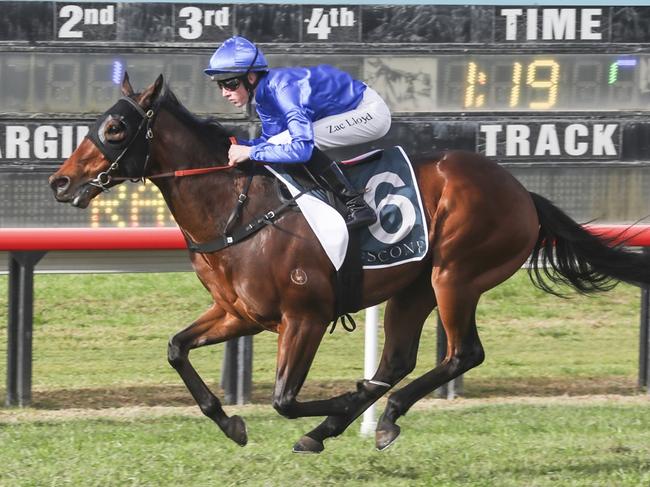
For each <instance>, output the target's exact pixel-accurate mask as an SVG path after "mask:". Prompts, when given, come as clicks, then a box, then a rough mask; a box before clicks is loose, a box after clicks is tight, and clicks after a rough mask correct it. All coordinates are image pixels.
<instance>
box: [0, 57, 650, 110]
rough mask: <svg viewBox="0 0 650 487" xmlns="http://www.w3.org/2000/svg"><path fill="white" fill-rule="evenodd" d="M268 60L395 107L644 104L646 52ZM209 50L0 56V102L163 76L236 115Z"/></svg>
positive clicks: (85, 98) (18, 106) (649, 75)
mask: <svg viewBox="0 0 650 487" xmlns="http://www.w3.org/2000/svg"><path fill="white" fill-rule="evenodd" d="M268 58H269V62H270V63H271V65H278V66H282V65H284V66H286V65H313V64H320V63H327V64H332V65H335V66H338V67H339V68H341V69H344V70H346V71H348V72H350V73H351V75H352V76H354V77H356V78H358V79H361V80H362V81H365V82H366V83H368V85H370V86H371V87H373V88H374V89H375V90H377V91H378V92H379V93H380V94H381V95H382V96H383V97H384V99H385V100H386V101H387V103H388V104H389V106H390V107H391V110H392V111H393V113H409V112H420V113H422V112H431V113H439V112H484V111H509V112H520V111H524V112H552V111H620V110H645V109H647V107H648V103H649V102H650V69H648V66H650V56H649V55H634V56H631V55H623V54H621V55H613V54H577V53H576V54H557V55H534V54H513V55H482V54H474V55H467V56H464V55H436V56H417V57H414V56H398V55H393V56H383V57H376V56H360V55H340V56H318V57H314V56H305V55H285V56H278V55H274V54H270V55H269V56H268ZM207 59H208V55H207V54H206V55H200V54H196V53H192V54H187V53H183V54H176V55H171V54H160V53H142V52H136V53H129V54H124V55H115V54H90V53H68V54H59V53H49V54H45V53H33V52H0V86H2V90H1V92H0V106H2V110H3V111H4V112H5V113H15V114H34V113H52V114H57V113H58V114H61V113H67V114H88V113H101V112H102V111H104V110H105V109H106V107H108V106H110V105H111V104H112V103H113V102H114V101H115V99H116V98H118V97H119V96H120V94H119V85H120V83H121V79H122V76H123V74H124V72H125V71H128V72H129V75H130V77H131V80H132V83H133V84H134V86H138V87H144V86H146V85H148V84H149V83H151V82H152V81H153V80H154V79H155V77H156V76H157V75H158V74H159V73H163V75H164V76H165V78H166V80H167V81H168V82H169V83H170V85H171V87H172V89H173V90H174V92H175V93H176V94H177V96H178V97H179V99H180V100H181V102H182V103H183V104H184V105H185V106H187V108H188V109H190V110H191V111H193V112H195V113H198V114H215V115H218V116H219V117H220V118H222V119H223V118H225V119H237V118H242V117H243V116H244V114H243V112H242V111H241V110H240V109H236V108H235V107H233V106H232V105H230V104H228V103H227V102H226V101H225V100H224V99H223V98H222V97H221V96H220V93H219V90H218V89H217V87H216V86H215V84H214V83H211V82H210V81H209V80H208V79H207V78H206V77H205V76H204V74H203V68H204V65H205V63H206V62H207Z"/></svg>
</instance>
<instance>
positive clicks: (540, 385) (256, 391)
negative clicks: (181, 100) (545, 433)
mask: <svg viewBox="0 0 650 487" xmlns="http://www.w3.org/2000/svg"><path fill="white" fill-rule="evenodd" d="M208 385H209V387H210V388H211V389H212V390H213V391H215V393H216V394H217V395H218V396H219V397H220V398H223V397H224V394H223V391H222V390H221V389H220V387H219V386H218V384H215V383H212V384H208ZM354 389H355V384H354V382H352V381H321V382H314V381H311V382H307V383H306V384H305V386H304V387H303V389H302V391H301V393H300V397H301V398H302V399H303V400H311V399H325V398H328V397H333V396H336V395H339V394H342V393H344V392H347V391H351V390H354ZM272 392H273V384H270V383H255V384H254V385H253V391H252V399H251V402H252V403H253V404H265V405H267V404H271V396H272ZM636 393H637V384H636V381H634V380H632V379H629V378H625V377H623V378H618V379H611V378H609V379H598V378H593V379H592V378H570V379H568V378H567V379H557V378H553V379H550V378H527V379H526V380H525V381H522V380H521V379H519V380H507V379H499V380H490V381H481V380H477V379H472V380H471V382H469V383H467V384H465V387H464V391H463V394H462V395H463V397H466V398H493V397H520V396H527V397H528V396H542V397H551V396H567V395H568V396H586V395H606V394H616V395H634V394H636ZM0 394H1V395H3V396H4V391H0ZM194 405H195V403H194V400H193V399H192V397H191V396H190V393H189V392H188V391H187V389H186V388H185V386H184V385H183V384H175V385H172V384H160V385H141V386H135V385H131V386H115V387H107V388H87V389H54V390H38V389H36V390H34V392H33V397H32V407H33V408H35V409H44V410H47V409H49V410H56V409H71V408H76V409H79V408H80V409H107V408H120V407H153V406H170V407H181V406H194Z"/></svg>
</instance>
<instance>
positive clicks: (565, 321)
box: [0, 272, 650, 486]
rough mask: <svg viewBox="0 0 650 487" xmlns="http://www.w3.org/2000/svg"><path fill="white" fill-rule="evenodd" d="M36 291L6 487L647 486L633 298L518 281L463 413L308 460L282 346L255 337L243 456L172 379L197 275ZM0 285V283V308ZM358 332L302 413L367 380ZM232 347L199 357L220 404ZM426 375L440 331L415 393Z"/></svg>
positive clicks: (619, 291)
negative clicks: (283, 376) (565, 292)
mask: <svg viewBox="0 0 650 487" xmlns="http://www.w3.org/2000/svg"><path fill="white" fill-rule="evenodd" d="M35 284H36V288H35V300H36V306H35V325H34V398H33V399H34V400H33V405H34V407H32V408H28V409H24V410H20V409H9V408H4V409H0V460H1V461H2V467H1V468H0V486H5V485H6V486H32V485H33V486H43V485H79V486H87V485H93V486H94V485H97V486H108V485H115V486H126V485H135V486H163V485H164V486H166V485H170V486H171V485H183V486H185V485H188V486H190V485H191V486H194V485H196V486H210V485H219V486H221V485H253V486H257V485H260V486H266V485H268V486H280V485H282V486H285V485H369V486H370V485H390V486H402V485H403V486H411V485H431V486H447V485H448V486H455V485H476V486H511V485H512V486H546V485H548V486H551V485H553V486H573V485H576V486H578V485H580V486H583V485H584V486H594V485H595V486H628V485H629V486H646V485H650V399H649V398H648V396H647V395H646V394H639V393H638V392H637V391H636V381H637V373H638V328H639V290H638V289H636V288H633V287H630V286H619V287H617V288H616V289H615V290H614V291H612V292H610V293H607V294H601V295H599V296H597V297H590V298H586V297H580V296H576V297H573V298H572V299H559V298H556V297H553V296H550V295H546V294H544V293H542V292H539V291H537V290H535V289H534V288H533V287H532V285H531V284H530V283H529V282H528V280H527V277H526V276H525V273H523V272H522V273H519V274H518V275H516V276H515V277H514V278H512V279H511V280H509V281H508V282H506V283H504V284H503V285H501V286H499V287H498V288H497V289H494V290H492V291H490V292H489V293H487V294H486V295H485V296H484V297H483V299H482V300H481V303H480V304H479V313H478V316H477V322H478V325H479V332H480V334H481V339H482V341H483V344H484V346H485V350H486V361H485V363H484V364H483V365H482V366H480V367H479V368H477V369H475V370H473V371H471V372H469V373H468V374H467V375H466V377H465V398H463V399H459V400H454V401H444V400H438V399H426V400H424V401H422V402H421V403H418V405H416V407H415V408H414V409H413V410H412V411H411V412H410V413H409V414H408V415H407V416H406V417H404V418H402V419H401V420H400V421H399V424H400V426H401V427H402V435H401V437H400V438H399V439H398V441H397V442H396V443H395V445H393V446H392V447H391V448H389V449H388V450H387V451H385V452H376V451H375V450H374V440H373V439H372V438H362V437H360V436H359V426H358V423H356V424H353V425H352V426H351V427H350V428H349V429H348V431H347V432H346V433H345V434H344V435H342V436H341V437H340V438H338V439H334V440H329V441H327V442H326V443H325V447H326V449H325V451H324V452H323V453H322V454H320V455H315V456H301V455H294V454H291V446H292V445H293V443H294V442H295V441H296V440H297V439H298V438H299V437H300V436H301V435H302V434H303V433H305V432H306V431H308V430H309V429H311V428H312V427H313V426H314V425H315V424H316V423H317V422H319V418H306V419H300V420H293V421H290V420H286V419H284V418H282V417H280V416H279V415H277V414H276V413H275V412H274V411H273V410H272V408H271V407H270V395H271V387H272V383H273V376H274V366H275V362H274V361H275V348H276V343H275V336H274V335H272V334H270V333H265V334H261V335H258V336H256V337H255V339H254V372H253V383H254V398H253V399H254V404H253V405H251V406H244V407H230V408H229V409H228V410H229V412H230V413H233V414H240V415H241V416H243V417H244V419H245V420H246V421H247V424H248V432H249V444H248V445H247V446H246V447H244V448H240V447H238V446H237V445H235V444H234V443H232V442H230V441H229V440H227V439H226V438H225V437H224V436H223V435H222V434H221V432H220V431H219V430H218V429H217V427H216V426H215V425H213V424H212V423H211V422H210V421H209V420H208V419H207V418H204V417H202V416H201V414H200V412H199V411H198V408H197V407H196V406H194V405H193V401H192V399H191V397H190V396H189V393H187V391H186V390H185V388H184V386H183V385H182V383H181V381H180V378H179V377H178V376H177V375H176V373H175V372H174V371H173V369H171V367H169V365H168V364H167V360H166V345H167V340H168V338H169V336H170V335H172V334H173V333H175V332H176V331H178V330H180V329H181V328H183V327H184V326H186V325H187V324H189V323H190V322H191V321H192V320H193V319H194V318H195V317H197V316H198V315H199V314H200V313H201V312H202V311H203V310H204V309H205V308H206V307H207V306H208V304H209V296H208V295H207V293H206V292H205V291H204V290H203V289H202V287H201V286H200V284H199V283H198V281H197V279H196V278H195V276H194V275H193V274H189V273H179V274H138V275H135V274H125V275H38V276H37V277H36V279H35ZM6 287H7V279H6V276H4V277H0V293H2V295H4V296H6V295H7V289H6ZM0 306H2V308H0V309H1V310H2V313H1V314H0V327H1V329H0V349H2V351H3V352H6V313H7V309H6V302H2V303H1V304H0ZM357 324H358V325H360V326H359V328H358V329H357V331H356V332H354V333H351V334H348V333H346V332H344V331H343V330H342V328H340V327H339V328H337V331H336V332H335V333H334V334H333V335H326V337H325V339H324V340H323V344H322V346H321V349H320V351H319V354H318V355H317V358H316V361H315V363H314V365H313V367H312V371H311V372H310V374H309V376H308V378H307V382H306V384H305V388H304V395H303V397H304V398H325V397H328V396H330V395H333V394H335V393H340V392H343V391H345V390H349V389H352V388H353V387H354V381H356V380H357V379H359V378H360V377H361V376H362V373H363V315H362V314H359V315H357ZM222 349H223V347H222V346H219V345H217V346H212V347H206V348H204V349H199V350H197V351H195V352H193V353H192V355H191V359H192V361H193V363H194V364H195V365H196V367H197V369H198V370H199V373H201V374H202V376H203V377H204V379H205V380H206V382H208V383H209V384H210V385H211V387H213V390H215V391H216V392H217V391H218V379H219V371H220V368H221V357H222ZM434 361H435V315H434V316H432V317H431V318H430V319H429V322H428V323H427V325H426V326H425V330H424V333H423V336H422V341H421V345H420V354H419V360H418V367H417V369H416V370H415V371H414V373H413V374H411V376H410V377H409V378H407V379H406V380H405V381H408V380H411V379H413V378H414V377H416V376H418V375H420V374H422V373H424V372H425V371H427V370H429V369H430V368H432V367H433V365H434ZM0 376H1V377H4V376H6V360H5V359H4V357H3V358H2V359H1V360H0ZM0 387H1V388H2V389H1V390H0V394H2V395H3V397H4V394H5V391H4V381H3V382H2V384H0ZM381 407H382V404H381V403H380V409H381Z"/></svg>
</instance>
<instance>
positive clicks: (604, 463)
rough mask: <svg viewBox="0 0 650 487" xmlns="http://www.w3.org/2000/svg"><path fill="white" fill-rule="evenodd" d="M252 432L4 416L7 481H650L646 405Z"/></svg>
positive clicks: (273, 426)
mask: <svg viewBox="0 0 650 487" xmlns="http://www.w3.org/2000/svg"><path fill="white" fill-rule="evenodd" d="M246 419H247V420H248V425H249V436H250V442H249V444H248V445H247V446H246V447H244V448H241V447H239V446H236V445H235V444H234V443H232V442H230V441H228V440H226V439H225V438H224V437H223V436H222V435H221V433H220V432H219V431H218V430H217V429H216V427H215V426H214V425H212V424H211V423H210V422H209V421H208V420H207V419H204V418H188V417H180V416H172V417H166V418H158V419H137V420H77V421H63V422H50V423H33V422H29V423H22V424H9V425H3V426H0V458H2V463H3V465H2V469H0V485H6V486H9V485H17V486H21V487H27V486H34V487H36V486H38V487H40V486H44V485H48V486H59V485H75V486H102V487H105V486H120V487H123V486H172V485H174V486H176V485H182V486H186V487H189V486H211V485H218V486H229V485H245V486H287V485H302V486H325V485H331V486H340V485H346V486H356V485H367V486H378V485H382V486H383V485H386V486H404V487H406V486H409V487H410V486H438V487H440V486H466V485H467V486H469V485H471V486H499V487H506V486H549V487H551V486H553V487H556V486H563V487H564V486H585V487H586V486H603V487H605V486H617V487H624V486H645V485H650V414H648V407H647V406H645V407H642V406H631V405H616V404H601V405H591V406H575V405H574V406H562V405H556V406H553V405H549V406H532V405H489V406H479V407H469V408H459V409H452V410H442V411H426V412H425V411H415V412H412V413H410V414H409V415H408V416H406V417H405V418H403V419H402V420H401V421H400V424H401V426H402V428H403V432H402V436H401V437H400V438H399V439H398V441H397V442H396V443H395V444H394V445H393V446H392V447H391V448H389V449H388V450H386V451H384V452H377V451H375V450H374V441H373V439H372V438H360V437H359V436H358V426H357V425H353V426H352V427H351V428H350V429H348V431H347V432H346V433H345V434H344V435H342V436H341V437H340V438H337V439H333V440H329V441H327V442H326V449H325V451H324V452H323V453H322V454H320V455H313V456H312V455H308V456H304V455H296V454H292V453H291V452H290V451H291V447H292V444H293V442H294V441H295V440H297V439H298V438H299V437H300V435H301V434H302V433H304V432H305V431H306V430H307V429H309V428H310V427H311V426H312V425H313V424H315V422H316V421H317V420H316V419H314V418H312V419H302V420H296V421H289V420H285V419H280V418H278V416H277V415H275V414H273V413H272V412H270V411H268V412H267V411H262V412H253V413H250V414H248V415H246Z"/></svg>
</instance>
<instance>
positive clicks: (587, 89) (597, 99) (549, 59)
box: [439, 54, 647, 111]
mask: <svg viewBox="0 0 650 487" xmlns="http://www.w3.org/2000/svg"><path fill="white" fill-rule="evenodd" d="M642 62H644V61H643V60H640V59H639V58H638V57H629V56H612V55H577V54H576V55H555V56H553V55H548V56H525V55H506V56H497V55H486V56H472V57H470V58H469V59H467V60H466V61H459V60H458V58H456V59H453V60H450V62H446V63H445V62H443V63H441V64H442V66H440V70H441V71H442V77H443V82H442V83H441V85H440V86H441V89H442V93H441V96H440V97H439V100H440V101H439V104H440V105H441V107H440V108H441V109H449V110H454V109H456V110H457V109H458V108H459V105H460V107H462V108H463V109H466V110H490V109H491V110H509V111H536V110H558V111H561V110H565V111H572V110H622V109H626V108H627V109H638V108H639V105H640V104H642V103H643V102H644V101H645V100H643V99H642V97H644V96H646V97H647V92H645V91H644V90H643V89H642V86H641V85H642V82H643V80H642V79H641V71H642V69H641V63H642ZM452 102H456V103H454V105H451V103H452ZM445 105H449V106H445Z"/></svg>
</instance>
